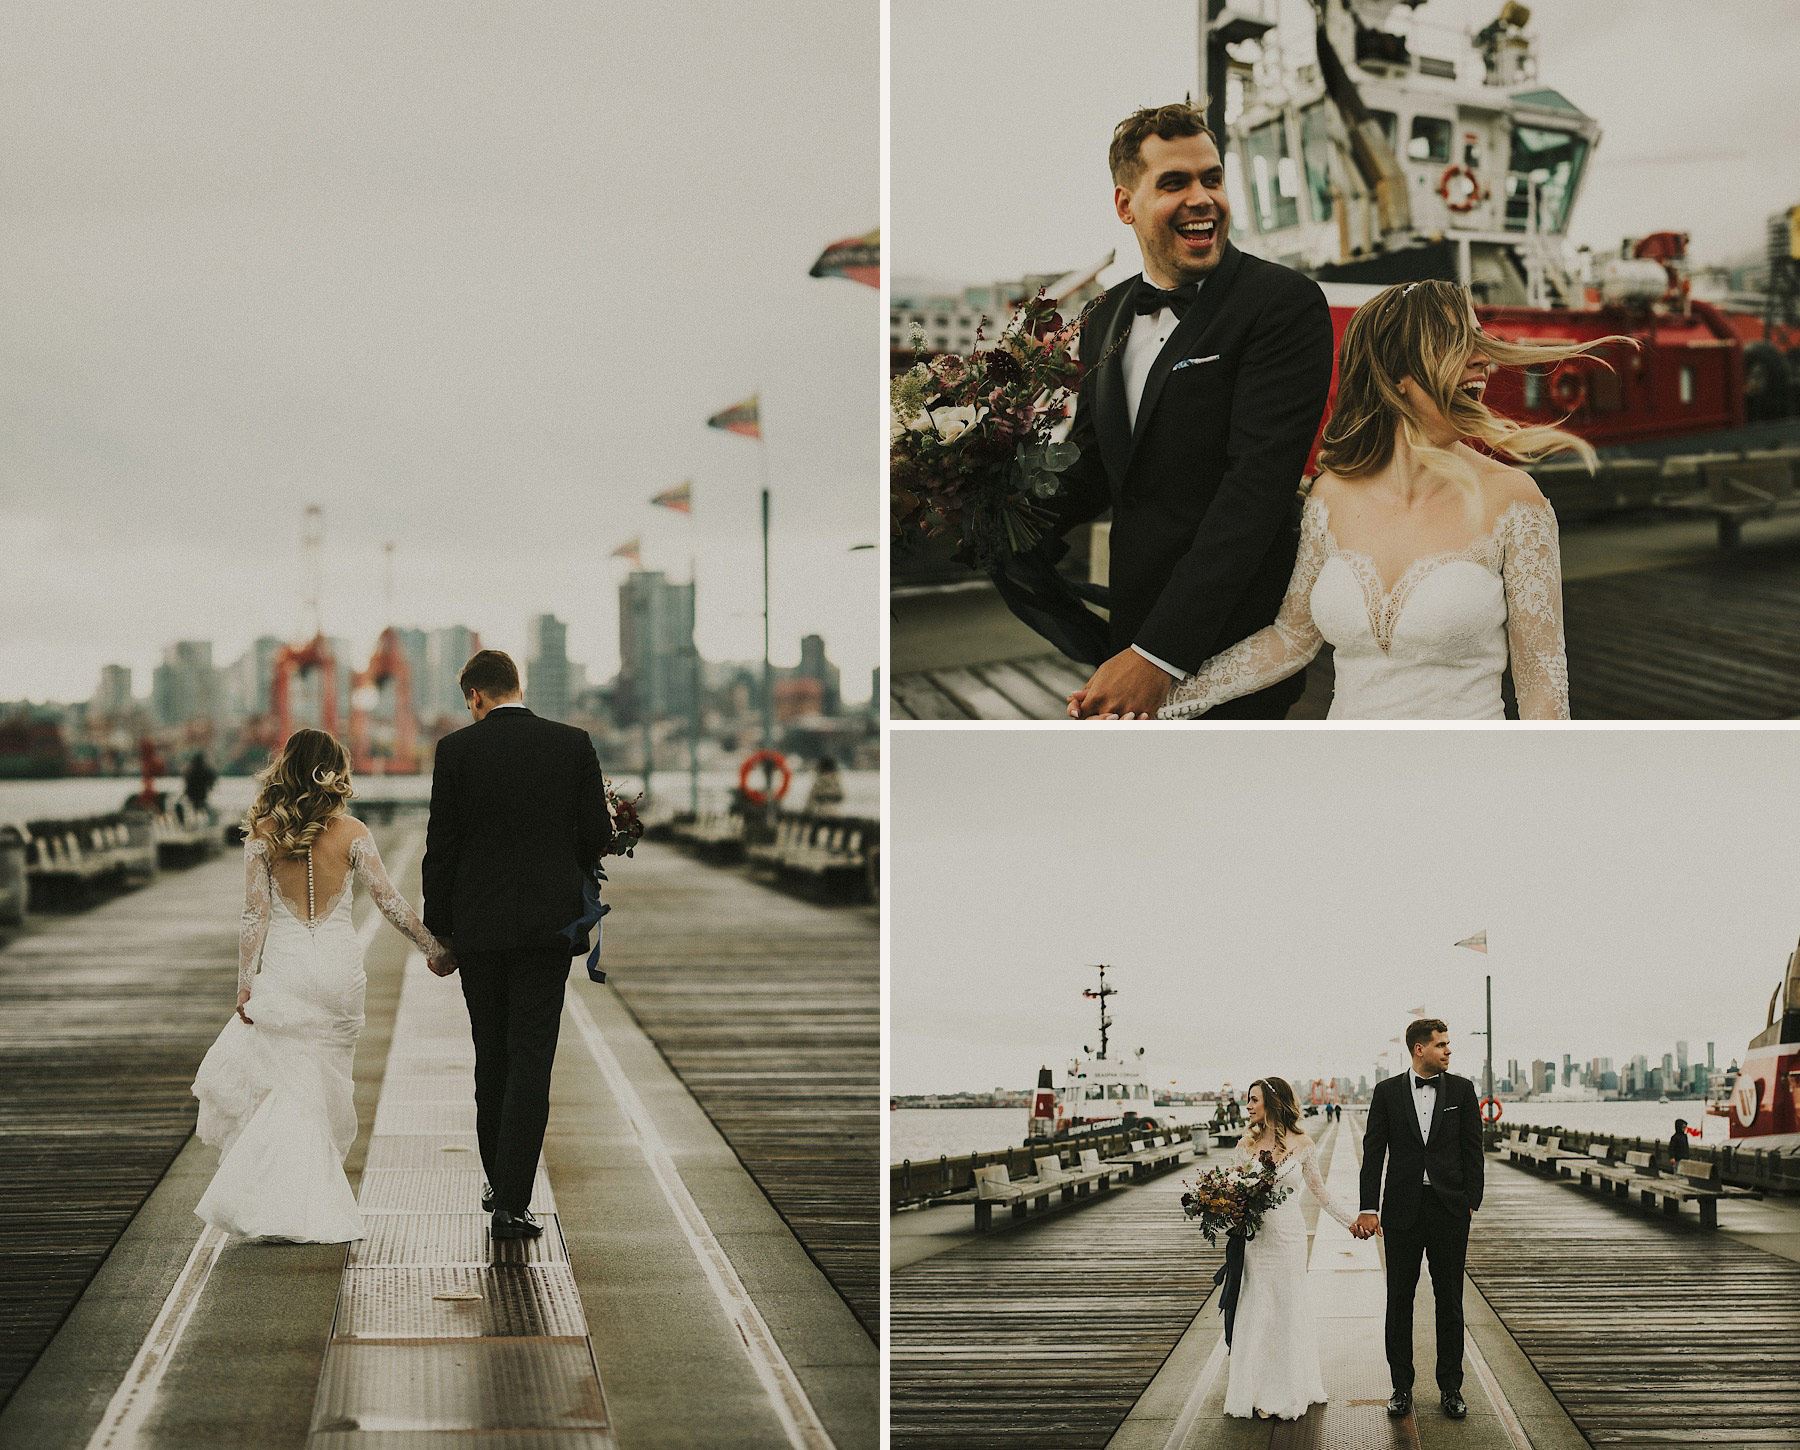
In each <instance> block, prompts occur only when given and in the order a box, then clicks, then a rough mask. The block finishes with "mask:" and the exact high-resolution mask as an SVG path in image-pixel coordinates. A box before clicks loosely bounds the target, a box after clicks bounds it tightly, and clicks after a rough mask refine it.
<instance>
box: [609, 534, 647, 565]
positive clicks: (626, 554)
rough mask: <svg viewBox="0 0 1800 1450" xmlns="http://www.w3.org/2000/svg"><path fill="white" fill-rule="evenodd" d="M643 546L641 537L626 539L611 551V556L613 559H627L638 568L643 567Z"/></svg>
mask: <svg viewBox="0 0 1800 1450" xmlns="http://www.w3.org/2000/svg"><path fill="white" fill-rule="evenodd" d="M643 546H644V541H643V539H642V538H636V539H627V540H626V541H625V542H624V543H622V544H620V545H619V547H618V548H616V549H614V550H613V551H612V557H613V558H615V559H629V560H631V562H632V563H633V564H636V565H637V566H638V568H640V569H642V568H643V567H644V554H643Z"/></svg>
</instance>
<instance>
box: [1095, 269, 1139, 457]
mask: <svg viewBox="0 0 1800 1450" xmlns="http://www.w3.org/2000/svg"><path fill="white" fill-rule="evenodd" d="M1136 286H1137V278H1136V277H1133V278H1132V279H1131V280H1130V281H1129V282H1122V283H1120V284H1119V287H1118V289H1117V290H1118V297H1119V302H1118V305H1117V306H1115V307H1114V308H1113V312H1112V318H1111V320H1110V321H1109V322H1108V323H1107V327H1106V333H1105V336H1104V337H1103V338H1102V339H1101V343H1100V356H1101V357H1103V358H1105V359H1106V360H1105V361H1104V362H1103V363H1101V364H1100V375H1099V377H1097V378H1095V379H1094V433H1095V436H1097V437H1098V438H1099V440H1100V457H1101V460H1102V461H1103V462H1104V463H1105V464H1106V471H1107V474H1108V475H1109V476H1110V477H1111V478H1112V479H1113V480H1114V482H1115V483H1117V484H1119V485H1123V484H1124V482H1125V470H1126V468H1127V467H1128V466H1129V465H1130V463H1131V415H1130V414H1129V413H1128V412H1127V410H1126V407H1125V360H1124V358H1123V357H1122V356H1121V354H1122V353H1123V352H1124V351H1125V335H1126V333H1128V332H1129V331H1130V330H1131V325H1132V323H1133V322H1135V321H1136V320H1137V314H1136V313H1135V312H1133V311H1132V310H1131V306H1130V302H1131V293H1132V290H1133V289H1134V288H1135V287H1136Z"/></svg>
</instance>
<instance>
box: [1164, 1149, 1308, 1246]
mask: <svg viewBox="0 0 1800 1450" xmlns="http://www.w3.org/2000/svg"><path fill="white" fill-rule="evenodd" d="M1184 1186H1185V1187H1186V1189H1187V1192H1185V1193H1183V1194H1182V1195H1181V1211H1182V1213H1183V1214H1184V1215H1186V1216H1187V1217H1188V1218H1190V1219H1198V1220H1199V1221H1200V1232H1201V1233H1203V1234H1205V1235H1206V1241H1207V1243H1209V1244H1213V1245H1215V1246H1216V1245H1217V1244H1218V1242H1219V1235H1220V1234H1222V1233H1223V1234H1229V1235H1232V1236H1234V1237H1237V1238H1246V1239H1253V1238H1255V1237H1256V1231H1257V1230H1258V1229H1260V1228H1261V1227H1262V1222H1263V1218H1264V1216H1265V1215H1266V1214H1267V1213H1268V1212H1269V1210H1270V1209H1272V1208H1274V1207H1276V1206H1277V1205H1278V1204H1281V1203H1283V1202H1285V1201H1286V1199H1287V1196H1288V1195H1289V1194H1290V1193H1292V1192H1293V1191H1294V1190H1293V1189H1291V1188H1286V1187H1282V1188H1277V1187H1276V1186H1275V1155H1274V1154H1273V1153H1267V1152H1264V1153H1259V1154H1258V1155H1257V1157H1256V1161H1255V1163H1254V1164H1246V1165H1240V1166H1238V1167H1235V1168H1209V1169H1207V1170H1206V1172H1204V1173H1202V1174H1201V1175H1200V1176H1199V1177H1198V1178H1197V1179H1195V1180H1194V1182H1193V1183H1191V1184H1185V1185H1184Z"/></svg>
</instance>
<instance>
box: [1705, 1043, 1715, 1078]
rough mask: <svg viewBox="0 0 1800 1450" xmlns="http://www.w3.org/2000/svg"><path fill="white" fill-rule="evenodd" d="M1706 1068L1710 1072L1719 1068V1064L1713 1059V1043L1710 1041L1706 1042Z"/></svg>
mask: <svg viewBox="0 0 1800 1450" xmlns="http://www.w3.org/2000/svg"><path fill="white" fill-rule="evenodd" d="M1706 1070H1707V1071H1708V1072H1716V1071H1717V1070H1718V1064H1717V1063H1716V1062H1715V1061H1714V1059H1713V1044H1712V1043H1710V1042H1709V1043H1707V1044H1706Z"/></svg>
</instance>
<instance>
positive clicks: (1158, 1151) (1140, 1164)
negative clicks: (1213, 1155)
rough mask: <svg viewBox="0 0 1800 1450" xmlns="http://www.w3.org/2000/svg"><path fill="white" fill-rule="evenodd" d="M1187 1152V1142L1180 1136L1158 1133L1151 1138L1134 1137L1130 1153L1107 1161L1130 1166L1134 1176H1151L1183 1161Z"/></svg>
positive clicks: (1120, 1165)
mask: <svg viewBox="0 0 1800 1450" xmlns="http://www.w3.org/2000/svg"><path fill="white" fill-rule="evenodd" d="M1186 1153H1187V1144H1186V1143H1185V1142H1183V1141H1182V1140H1181V1139H1180V1138H1176V1137H1174V1136H1173V1135H1171V1134H1168V1133H1158V1134H1156V1135H1155V1136H1154V1137H1152V1138H1149V1139H1143V1138H1133V1139H1132V1140H1131V1151H1130V1152H1129V1153H1121V1154H1120V1155H1119V1156H1118V1157H1116V1158H1108V1159H1107V1160H1106V1162H1108V1163H1110V1164H1113V1165H1115V1166H1118V1167H1128V1168H1130V1169H1131V1176H1132V1177H1133V1178H1149V1177H1151V1176H1152V1175H1154V1174H1155V1173H1157V1172H1158V1171H1160V1170H1161V1169H1163V1168H1166V1167H1169V1166H1171V1165H1173V1164H1176V1163H1179V1162H1181V1160H1182V1158H1183V1156H1184V1155H1185V1154H1186Z"/></svg>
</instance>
